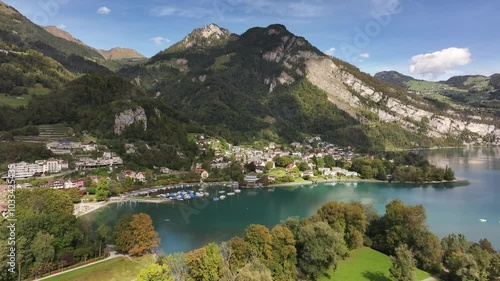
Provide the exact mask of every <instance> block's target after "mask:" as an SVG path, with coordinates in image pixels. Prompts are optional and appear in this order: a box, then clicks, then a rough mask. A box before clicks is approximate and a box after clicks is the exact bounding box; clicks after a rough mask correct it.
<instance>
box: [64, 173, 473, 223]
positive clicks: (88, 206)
mask: <svg viewBox="0 0 500 281" xmlns="http://www.w3.org/2000/svg"><path fill="white" fill-rule="evenodd" d="M358 182H368V183H385V184H389V183H399V184H408V185H443V184H454V185H458V186H464V185H469V184H470V182H469V181H468V180H467V179H455V180H452V181H440V182H388V181H380V180H376V179H360V178H353V179H345V180H343V179H341V180H338V179H336V180H334V179H331V180H329V179H322V180H317V181H314V182H313V181H310V180H308V181H303V182H287V183H279V184H270V185H268V186H263V187H242V188H244V189H269V188H276V187H277V188H283V187H292V186H302V185H314V184H319V183H358ZM112 198H120V199H119V200H116V199H115V200H113V199H112ZM129 201H130V202H135V203H137V202H139V203H157V204H167V203H172V202H173V201H172V200H170V199H168V198H166V199H165V198H162V199H156V198H154V197H150V198H138V197H125V198H124V197H111V198H109V200H108V201H103V202H95V203H94V202H92V203H77V204H74V207H75V209H74V211H73V214H74V215H75V216H76V217H77V218H78V217H81V216H84V215H87V214H90V213H92V212H95V211H97V210H99V209H100V208H102V207H105V206H107V205H109V204H114V203H120V202H129ZM79 208H80V209H83V210H79Z"/></svg>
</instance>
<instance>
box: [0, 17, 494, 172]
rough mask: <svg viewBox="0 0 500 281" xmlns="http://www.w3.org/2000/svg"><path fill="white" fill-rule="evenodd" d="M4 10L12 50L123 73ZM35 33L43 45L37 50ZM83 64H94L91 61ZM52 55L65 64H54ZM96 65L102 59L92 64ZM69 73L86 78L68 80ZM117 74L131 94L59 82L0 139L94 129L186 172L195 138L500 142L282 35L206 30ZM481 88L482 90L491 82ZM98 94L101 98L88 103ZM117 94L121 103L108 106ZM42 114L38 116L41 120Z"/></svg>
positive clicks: (480, 122)
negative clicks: (154, 152) (53, 129)
mask: <svg viewBox="0 0 500 281" xmlns="http://www.w3.org/2000/svg"><path fill="white" fill-rule="evenodd" d="M7 10H8V11H9V12H3V13H2V14H1V18H3V19H4V22H7V21H16V20H17V21H20V20H23V21H24V22H22V23H23V24H21V25H19V26H17V27H16V28H17V30H19V32H18V31H16V32H17V33H13V32H10V31H9V30H8V29H5V31H4V33H3V34H6V35H9V34H10V36H17V37H19V38H21V39H22V40H20V42H21V43H22V44H18V45H19V46H18V45H14V46H12V45H9V44H6V45H7V47H8V48H10V49H9V50H12V49H15V48H17V49H19V50H21V49H22V48H25V49H26V50H33V51H35V50H37V49H35V48H37V46H39V45H40V42H41V43H43V44H42V46H44V47H45V48H38V49H40V51H39V52H40V53H42V54H44V55H45V56H47V57H50V59H52V60H54V61H56V62H59V63H60V64H61V66H62V70H64V69H66V70H70V69H72V68H71V67H70V66H74V67H84V66H86V65H87V63H88V62H90V63H96V62H99V63H103V64H108V66H109V65H114V66H119V64H118V63H115V61H109V60H104V58H102V55H101V54H99V53H98V52H97V51H95V50H92V49H89V48H87V47H85V46H82V45H81V44H79V43H77V42H72V41H68V40H66V39H62V38H59V37H56V36H53V35H51V34H50V33H48V32H46V31H45V30H44V29H42V28H40V27H38V26H36V25H33V24H32V23H31V24H30V22H29V21H27V20H26V19H25V18H23V17H22V16H21V15H19V14H16V13H15V11H14V10H12V9H11V8H8V9H7ZM9 13H11V14H9ZM12 15H15V16H14V17H15V18H13V16H12ZM2 26H3V27H5V26H7V25H6V24H4V25H0V27H2ZM23 28H24V29H33V30H35V29H36V32H35V33H36V34H31V33H27V32H24V33H22V31H23ZM0 30H1V29H0ZM38 32H40V34H45V35H46V36H45V37H43V38H40V36H39V33H38ZM22 34H24V35H23V36H24V37H22V36H21V35H22ZM7 37H8V36H7ZM42 40H43V41H42ZM47 49H50V50H52V51H53V52H47ZM15 52H19V51H17V50H16V51H15ZM71 52H73V53H71ZM84 52H88V55H87V56H84V57H82V56H81V55H85V54H84ZM54 53H56V54H59V55H60V56H51V55H53V54H54ZM77 53H80V55H78V54H77ZM94 53H97V55H98V56H99V57H100V58H98V57H91V55H92V54H94ZM67 57H71V58H79V60H75V61H74V63H75V64H74V65H69V66H68V65H67V61H65V60H64V58H67ZM96 64H97V63H96ZM120 67H121V66H120ZM116 69H118V67H117V68H116ZM71 73H72V74H74V73H81V72H78V71H74V70H71ZM116 74H117V75H119V76H120V77H121V78H122V79H125V80H126V81H127V82H125V83H123V82H120V81H115V80H113V79H115V78H113V77H115V76H110V73H109V72H108V73H105V74H104V75H97V76H96V75H88V76H83V77H81V78H80V79H77V81H78V82H74V81H72V82H61V84H62V85H61V86H59V87H56V88H54V91H53V92H52V94H48V95H46V96H43V97H36V98H34V99H33V100H32V102H30V104H29V105H28V107H27V108H28V111H25V109H18V110H17V113H16V110H13V109H8V110H9V111H7V109H5V108H4V110H3V111H2V114H3V116H4V117H5V118H6V119H5V120H1V119H0V120H1V121H2V122H0V130H12V129H15V128H18V127H20V126H26V125H28V124H40V123H43V122H47V123H57V122H62V121H65V120H69V121H68V122H69V123H71V124H72V125H74V126H75V130H76V131H80V130H87V129H88V130H89V131H91V132H93V133H95V134H96V135H99V136H105V137H106V138H108V139H110V141H112V142H113V141H119V142H126V141H127V138H128V137H124V136H129V137H130V138H132V139H135V140H136V141H145V142H147V143H148V144H150V145H152V146H153V145H158V146H159V147H160V146H161V145H160V144H161V143H163V144H165V145H166V146H162V147H164V149H165V151H169V152H168V153H172V149H173V148H174V147H177V148H179V147H184V148H183V149H181V150H180V154H174V155H176V156H175V159H177V160H179V161H181V160H182V159H184V160H182V161H184V162H186V163H187V162H189V159H186V158H185V157H186V156H185V155H187V154H189V151H190V148H189V145H188V144H186V138H184V136H185V135H186V134H187V133H192V132H206V133H208V134H210V135H214V136H219V137H223V138H225V139H227V140H228V141H230V142H232V143H235V144H241V143H253V142H259V141H274V142H279V143H284V142H291V141H299V140H303V139H304V138H305V137H307V136H311V135H315V136H321V137H322V138H323V139H324V140H327V141H330V142H333V143H336V144H339V145H345V146H348V145H353V146H355V147H356V148H358V149H359V150H365V151H366V150H371V151H373V150H384V149H394V148H412V147H431V146H436V145H440V146H444V145H457V144H462V143H482V144H484V143H494V144H498V141H499V140H500V129H498V128H499V127H500V124H498V123H499V122H498V119H497V118H495V117H494V115H492V112H490V111H487V110H476V108H475V107H471V106H469V105H468V104H467V103H463V105H462V106H458V105H457V106H450V105H448V104H447V103H445V102H443V101H442V100H439V99H438V98H436V97H433V96H432V97H431V98H430V95H425V94H418V93H417V92H415V91H410V90H408V89H409V88H408V87H405V88H403V87H400V86H394V85H392V84H390V83H386V82H384V81H382V80H381V79H378V78H375V77H373V76H371V75H369V74H366V73H363V72H362V71H360V70H359V69H358V68H356V67H355V66H353V65H351V64H349V63H346V62H344V61H341V60H339V59H336V58H334V57H330V56H327V55H325V54H323V53H322V52H321V51H319V50H318V49H317V48H316V47H314V46H313V45H312V44H311V43H310V42H308V41H307V40H306V39H305V38H304V37H301V36H297V35H295V34H293V33H292V32H290V31H289V30H288V29H287V28H286V27H285V26H283V25H281V24H273V25H270V26H267V27H254V28H250V29H249V30H247V31H246V32H244V33H243V34H241V35H237V34H233V33H231V32H230V31H229V30H227V29H224V28H221V27H219V26H217V25H215V24H209V25H206V26H204V27H202V28H198V29H195V30H194V31H193V32H191V33H190V34H189V35H187V36H186V37H185V38H184V39H183V40H181V41H180V42H178V43H176V44H174V45H173V46H171V47H170V48H168V49H166V50H164V51H162V52H159V53H158V54H156V55H155V56H153V57H152V58H150V59H147V60H145V61H143V62H140V63H135V64H133V65H127V66H125V67H121V68H120V69H119V70H117V72H116ZM382 76H383V75H382ZM379 77H380V75H379ZM386 77H392V79H393V81H396V80H397V81H406V82H405V83H406V85H408V84H411V83H416V85H419V84H424V85H425V86H429V87H434V86H435V85H441V86H442V87H447V88H452V87H453V88H456V87H455V86H451V85H448V84H445V83H437V84H436V83H434V84H428V83H433V82H426V81H420V80H415V79H410V78H411V77H405V76H403V75H399V74H397V73H389V74H388V75H386ZM111 78H112V79H111ZM68 79H69V80H71V79H73V78H68ZM108 79H111V82H110V81H109V80H108ZM489 79H490V80H489V82H488V83H487V85H488V87H490V84H491V85H498V84H499V81H498V80H499V79H498V77H497V76H495V77H494V79H492V78H491V77H490V78H489ZM113 81H114V82H113ZM467 81H469V80H467ZM129 82H131V83H132V84H133V85H134V86H133V87H134V89H135V90H133V91H139V92H140V93H143V94H140V95H138V96H134V97H133V98H131V97H130V96H129V95H126V94H123V95H121V94H120V92H122V91H123V92H127V91H128V90H126V89H124V88H123V86H120V85H125V84H130V83H129ZM74 83H76V84H74ZM426 83H427V84H426ZM450 83H451V82H450ZM86 84H88V85H92V87H90V86H88V87H86V86H85V85H86ZM463 84H464V85H465V82H463ZM477 84H478V85H484V84H485V81H481V82H478V83H477ZM68 85H69V86H68ZM75 85H77V86H75ZM117 85H118V86H117ZM401 85H403V86H404V85H405V84H401ZM68 87H69V88H68ZM412 87H413V86H412ZM476 88H477V87H476ZM89 89H95V90H92V93H89V91H90V90H89ZM457 89H458V88H457ZM461 91H468V90H465V89H463V90H461ZM64 93H72V94H71V95H70V97H71V99H70V100H67V99H65V98H63V95H64ZM110 93H112V95H111V97H112V98H109V97H108V96H107V95H108V94H110ZM79 95H82V96H83V97H85V98H84V100H81V97H79ZM101 96H102V97H101ZM106 97H108V98H106ZM86 98H89V99H90V100H85V99H86ZM449 99H450V100H451V98H449ZM89 102H90V103H89ZM52 104H55V105H58V106H57V107H56V108H54V110H56V111H57V113H58V114H53V115H50V116H45V115H43V114H41V113H40V112H41V109H43V108H47V107H50V108H52V107H51V105H52ZM80 104H82V105H81V106H80ZM491 104H493V103H491ZM488 105H489V104H488ZM139 107H141V108H142V109H143V110H141V109H140V108H139ZM57 108H60V109H57ZM101 110H102V112H101ZM35 112H39V114H32V113H35ZM5 114H7V115H5ZM9 116H10V117H9ZM94 116H96V117H94ZM161 116H168V117H169V118H168V120H166V119H162V118H163V117H161ZM7 117H9V118H7ZM35 117H36V118H35ZM113 120H114V123H113ZM127 120H128V121H127ZM148 120H156V121H154V122H153V121H152V122H153V123H149V121H148ZM161 122H166V123H165V124H169V125H168V126H167V125H162V123H161ZM112 124H114V126H113V125H112ZM117 124H122V125H117ZM123 124H124V125H123ZM150 124H154V126H152V127H151V126H150ZM165 126H166V127H165ZM125 127H129V129H124V128H125ZM156 129H157V130H156ZM155 130H156V131H155ZM176 130H180V132H181V133H176ZM144 132H146V133H144ZM170 138H173V139H170ZM186 147H187V148H186ZM146 150H147V149H146ZM146 150H145V151H146ZM147 151H149V150H147ZM148 163H149V162H148ZM155 165H156V164H155Z"/></svg>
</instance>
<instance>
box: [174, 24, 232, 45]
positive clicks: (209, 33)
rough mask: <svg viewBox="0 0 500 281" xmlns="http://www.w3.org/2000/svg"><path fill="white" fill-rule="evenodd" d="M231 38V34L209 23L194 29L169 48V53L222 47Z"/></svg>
mask: <svg viewBox="0 0 500 281" xmlns="http://www.w3.org/2000/svg"><path fill="white" fill-rule="evenodd" d="M230 38H231V32H229V30H227V29H225V28H221V27H219V26H218V25H216V24H214V23H211V24H207V25H205V26H203V27H200V28H196V29H195V30H193V31H192V32H191V33H189V35H187V36H186V37H184V39H182V41H180V42H178V43H176V44H174V45H173V46H172V47H170V48H169V50H170V51H179V50H182V49H187V48H207V47H216V46H221V45H224V44H225V43H226V42H227V41H228V40H229V39H230Z"/></svg>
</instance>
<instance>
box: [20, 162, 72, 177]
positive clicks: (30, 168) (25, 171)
mask: <svg viewBox="0 0 500 281" xmlns="http://www.w3.org/2000/svg"><path fill="white" fill-rule="evenodd" d="M63 169H68V162H67V161H64V160H59V159H54V158H50V159H48V160H36V161H35V163H26V162H19V163H14V164H12V167H11V170H13V172H14V178H15V179H26V178H30V177H37V176H41V175H42V174H45V173H59V172H61V170H63Z"/></svg>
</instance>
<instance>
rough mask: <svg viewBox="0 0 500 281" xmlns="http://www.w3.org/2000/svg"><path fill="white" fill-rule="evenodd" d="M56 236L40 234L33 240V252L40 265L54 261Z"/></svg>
mask: <svg viewBox="0 0 500 281" xmlns="http://www.w3.org/2000/svg"><path fill="white" fill-rule="evenodd" d="M53 242H54V236H52V235H51V234H48V233H45V232H38V233H37V234H36V236H35V239H33V243H32V244H31V246H32V252H33V256H34V257H35V261H36V262H37V263H39V264H47V263H50V262H52V260H53V259H54V254H55V250H54V246H53V245H52V243H53Z"/></svg>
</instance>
